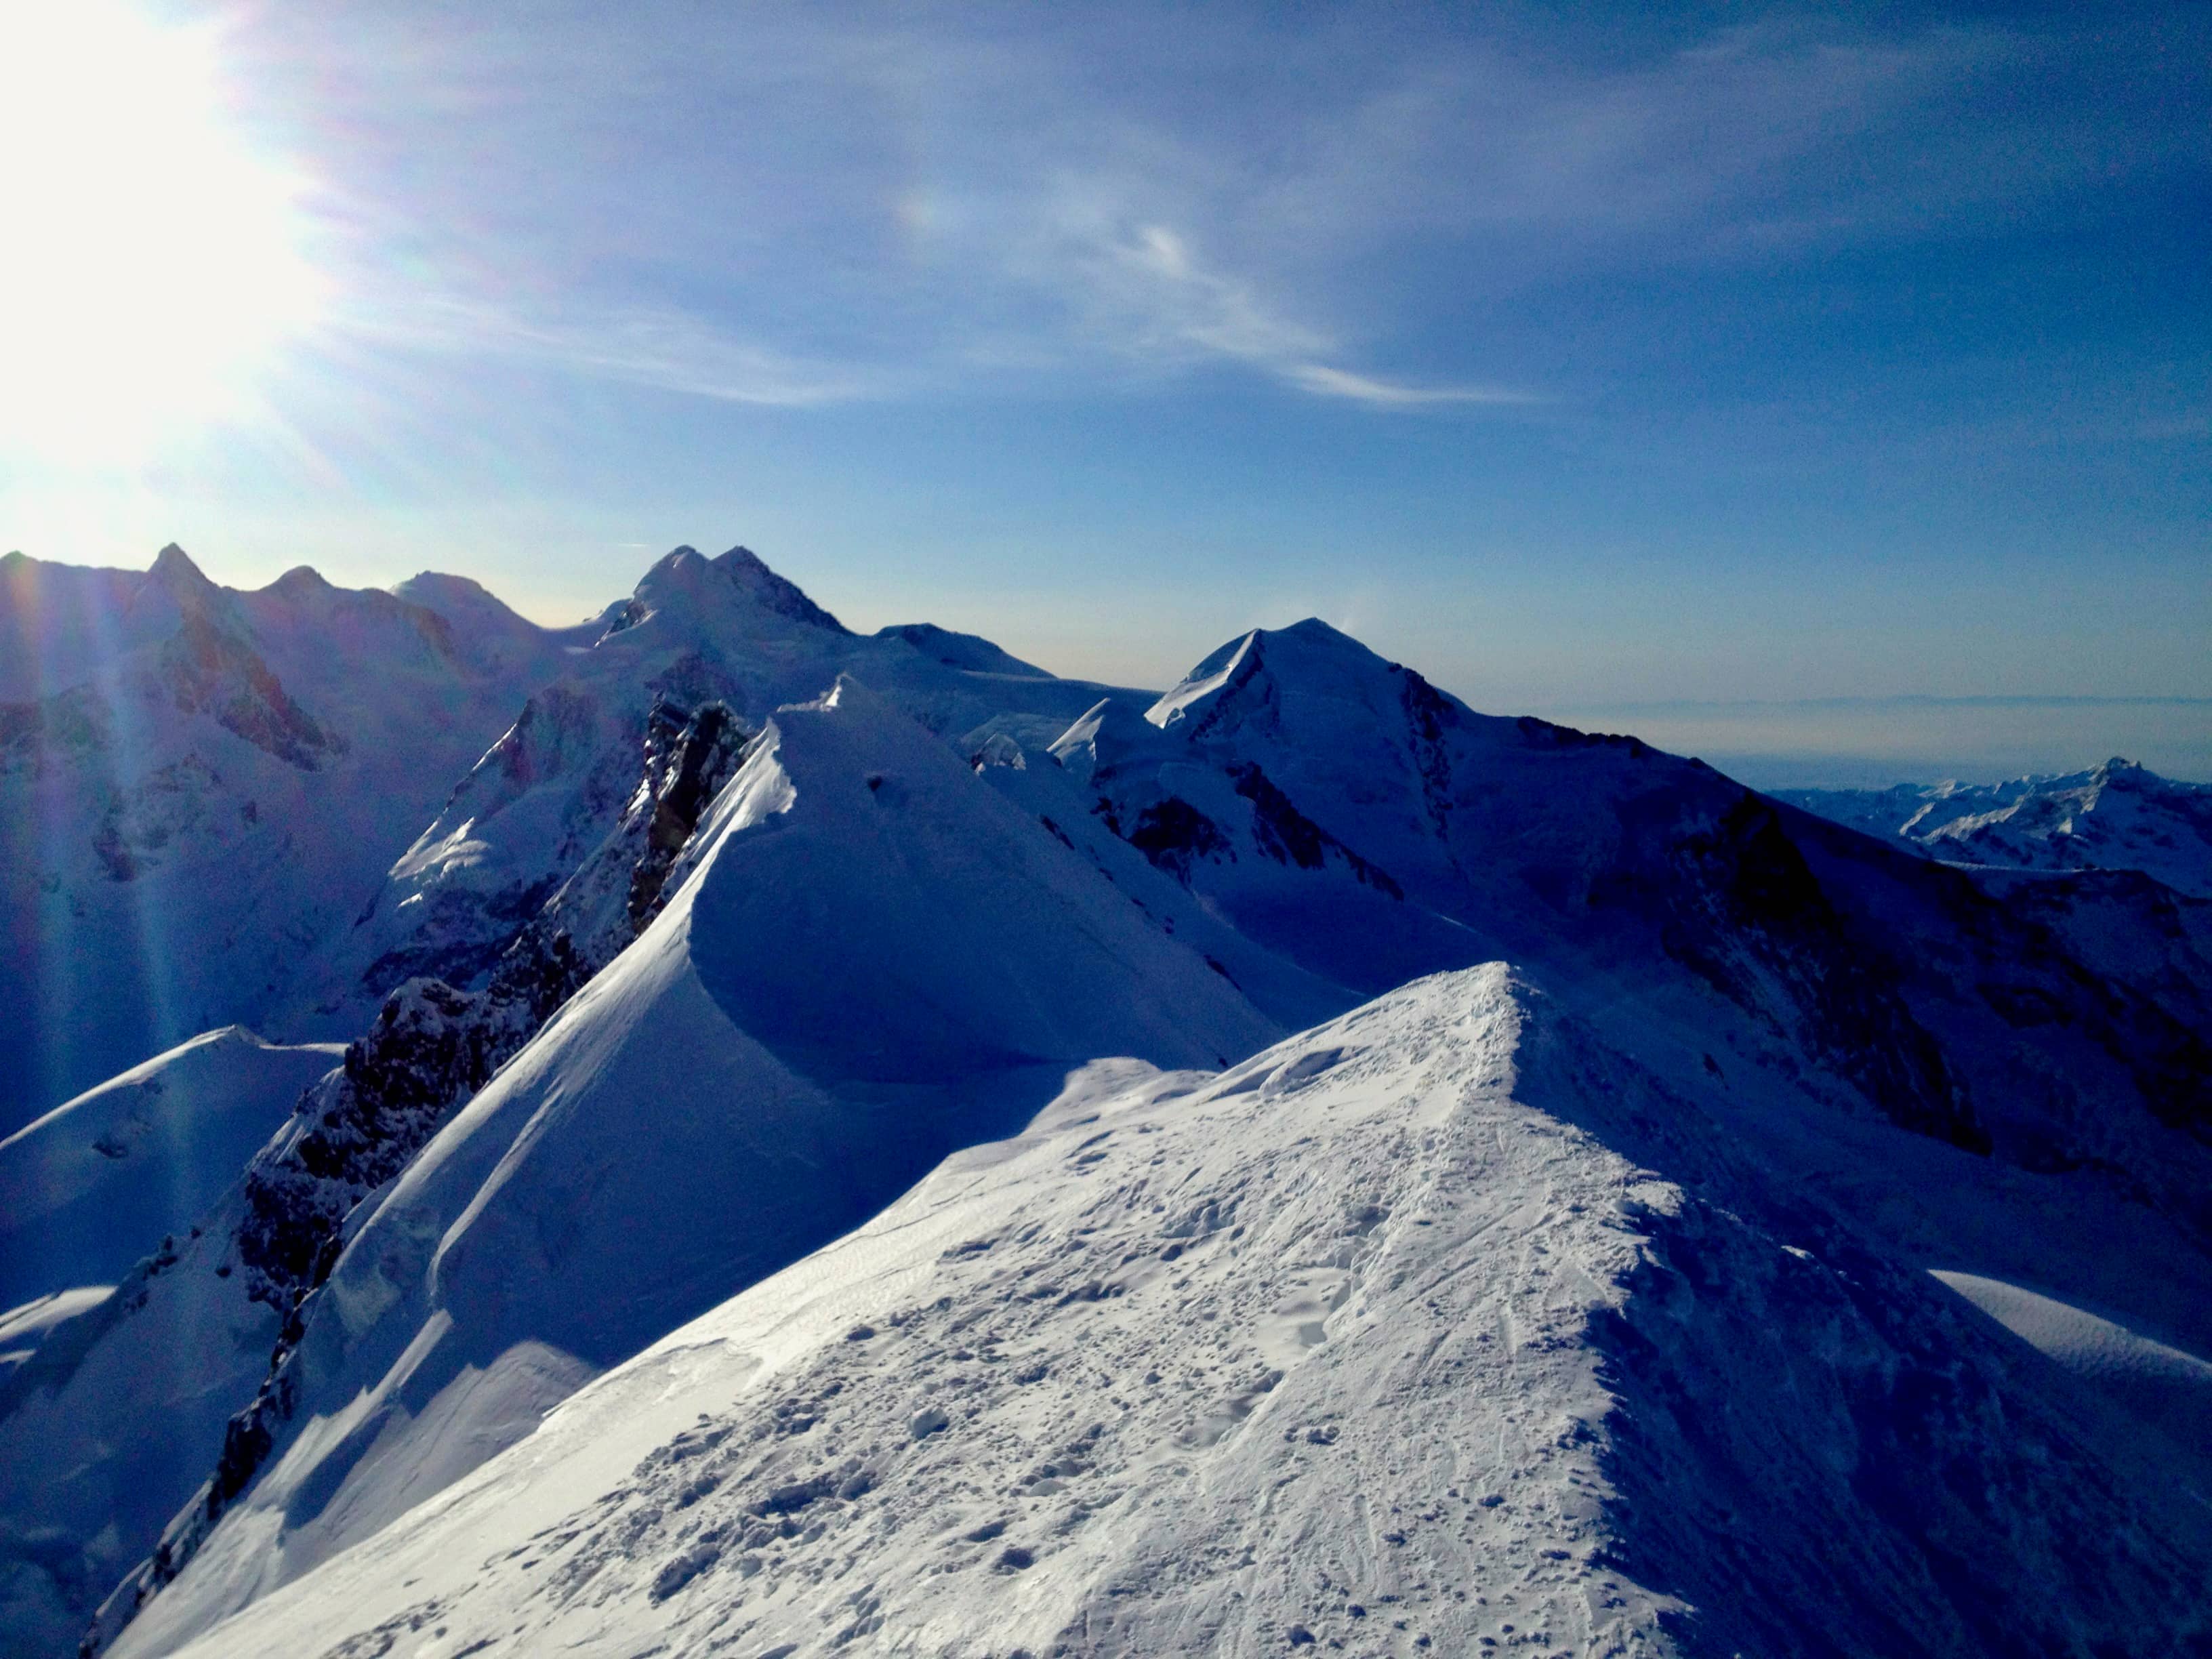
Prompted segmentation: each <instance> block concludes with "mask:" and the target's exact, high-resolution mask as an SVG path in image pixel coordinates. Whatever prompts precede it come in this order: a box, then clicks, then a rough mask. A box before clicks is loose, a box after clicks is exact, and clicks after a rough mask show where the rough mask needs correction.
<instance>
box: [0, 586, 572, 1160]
mask: <svg viewBox="0 0 2212 1659" xmlns="http://www.w3.org/2000/svg"><path fill="white" fill-rule="evenodd" d="M458 614H459V613H458V612H457V615H458ZM0 641H7V642H8V646H9V648H8V649H7V650H6V651H4V652H0V655H4V657H5V658H6V665H5V669H4V678H0V1003H4V1004H5V1006H9V1007H10V1008H14V1009H17V1010H21V1011H22V1018H11V1019H9V1020H8V1021H7V1022H5V1024H0V1131H4V1130H8V1129H13V1128H15V1127H19V1126H20V1125H21V1123H22V1122H24V1121H27V1118H29V1117H30V1116H32V1115H36V1114H37V1113H39V1112H42V1111H44V1110H46V1109H49V1108H51V1107H52V1106H53V1105H54V1104H55V1103H58V1102H59V1101H61V1100H63V1099H65V1098H67V1097H70V1096H71V1095H74V1094H76V1093H77V1092H78V1091H82V1090H83V1089H85V1088H87V1087H88V1086H90V1085H93V1084H94V1083H96V1082H98V1081H99V1080H100V1079H102V1078H104V1077H107V1076H110V1075H112V1074H113V1073H116V1072H118V1071H119V1070H121V1069H122V1068H124V1067H125V1066H130V1065H134V1064H136V1063H137V1062H138V1061H140V1060H144V1059H145V1058H146V1057H147V1056H149V1054H155V1053H156V1052H158V1051H160V1050H162V1049H165V1048H169V1047H171V1046H173V1045H174V1044H175V1043H178V1042H182V1041H183V1040H185V1038H186V1037H188V1036H191V1035H192V1034H193V1033H195V1032H197V1031H202V1030H208V1029H210V1028H211V1027H215V1026H218V1025H222V1024H229V1023H232V1022H242V1023H245V1024H251V1025H252V1026H254V1027H255V1028H256V1029H258V1030H264V1031H274V1032H276V1033H277V1034H279V1035H281V1036H286V1037H288V1038H296V1037H299V1036H337V1035H343V1033H344V1032H345V1031H346V1030H347V1026H346V1025H344V1024H339V1025H337V1026H336V1027H335V1028H333V1027H331V1026H329V1025H325V1026H322V1027H320V1028H319V1029H314V1030H309V1029H307V1026H308V1025H311V1024H312V1021H310V1022H307V1023H306V1024H299V1025H295V1024H292V1023H291V1022H290V1021H289V1019H287V1020H282V1021H280V1020H278V1019H277V1018H276V1017H277V1016H279V1015H280V1014H283V1015H289V1014H290V1013H292V1012H295V1011H293V1010H292V1009H291V1008H290V1007H289V1000H290V999H291V996H292V992H293V982H294V975H295V969H296V966H297V964H298V963H299V961H300V959H301V957H302V956H303V955H304V954H305V953H306V952H307V951H308V950H309V949H310V948H311V947H312V946H313V945H315V944H316V943H317V942H318V941H319V940H320V939H323V938H325V936H326V935H327V934H328V933H331V930H332V929H333V928H337V927H342V926H343V923H344V922H346V921H349V920H350V918H351V917H352V915H354V913H355V912H356V910H357V909H358V908H360V906H361V904H362V902H363V900H364V899H366V898H367V897H368V896H369V895H370V894H371V893H373V892H374V890H375V888H376V884H377V882H378V880H379V878H380V877H381V875H382V872H383V871H384V870H385V868H386V866H388V865H389V864H390V862H391V860H392V857H393V856H394V855H395V854H396V853H397V852H398V850H399V849H400V848H404V846H405V845H406V844H407V842H409V841H410V839H412V837H413V836H415V834H416V832H417V831H418V830H420V829H421V828H422V824H423V823H425V822H427V821H428V818H429V817H431V815H432V814H433V813H434V812H435V811H436V809H437V804H438V801H439V799H441V795H442V793H443V792H444V790H445V789H446V788H447V787H448V786H449V785H450V783H451V781H452V780H453V778H454V777H455V776H457V775H459V774H460V773H461V772H462V771H464V770H465V769H466V768H467V767H468V765H469V764H470V763H471V762H472V761H473V760H474V759H475V758H476V757H477V756H478V755H480V754H481V753H482V752H483V749H484V746H485V745H486V744H489V742H491V740H492V739H493V738H495V737H496V736H497V735H498V733H499V732H500V731H501V728H502V727H503V726H506V725H507V722H508V721H509V720H512V719H513V711H514V709H515V708H516V707H518V706H519V705H520V702H521V701H522V699H523V697H524V696H525V695H526V692H527V690H529V688H530V687H531V686H532V685H533V684H536V683H538V680H539V679H540V678H543V677H544V676H545V675H546V674H548V673H549V672H550V670H551V666H552V665H553V664H554V663H556V662H557V661H558V660H559V659H560V655H561V650H562V644H561V641H560V640H559V638H558V636H556V635H547V634H545V633H544V632H543V631H542V630H539V629H534V628H532V627H531V626H530V624H528V623H523V622H521V620H520V618H518V617H513V616H512V615H511V613H507V612H505V611H504V610H503V608H501V607H499V606H497V605H496V602H495V601H490V600H489V597H488V596H483V595H482V594H481V591H480V590H478V591H477V600H476V602H475V604H474V605H473V607H472V609H471V611H469V612H468V613H467V614H466V615H463V616H461V618H460V620H459V622H456V621H453V620H452V619H449V618H448V617H447V616H446V615H445V614H444V612H443V611H440V610H439V609H437V608H435V606H426V605H422V604H416V603H410V602H408V601H407V600H404V599H399V598H396V597H394V596H393V595H392V594H388V593H379V592H349V591H343V590H340V589H337V588H334V587H332V586H330V585H329V584H328V583H326V582H325V581H324V580H322V579H321V578H320V577H319V576H318V575H316V574H314V573H313V571H311V570H307V569H305V568H302V569H299V570H295V571H293V572H291V573H290V574H288V575H286V576H284V577H283V578H281V579H280V580H277V581H276V582H274V583H272V584H271V585H270V586H268V587H266V588H264V589H261V590H260V591H258V592H251V593H246V592H234V591H232V590H230V589H227V588H221V587H217V586H215V585H214V584H213V583H211V582H210V581H209V580H207V578H206V577H205V576H204V575H203V574H201V573H200V572H199V570H198V569H197V568H196V567H195V566H194V565H193V564H192V562H191V560H190V559H188V558H187V557H186V556H185V555H184V553H183V552H181V551H180V550H178V549H176V548H174V547H170V548H167V549H165V550H163V551H162V553H161V556H160V557H159V558H157V559H156V560H155V562H154V566H153V568H152V569H151V570H150V571H148V572H145V573H143V574H137V573H128V572H117V571H82V570H73V569H70V568H67V567H63V566H54V565H46V564H41V563H40V562H38V561H35V560H31V559H23V558H20V557H12V556H11V557H10V559H9V561H8V563H7V567H6V569H5V571H4V572H0Z"/></svg>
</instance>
